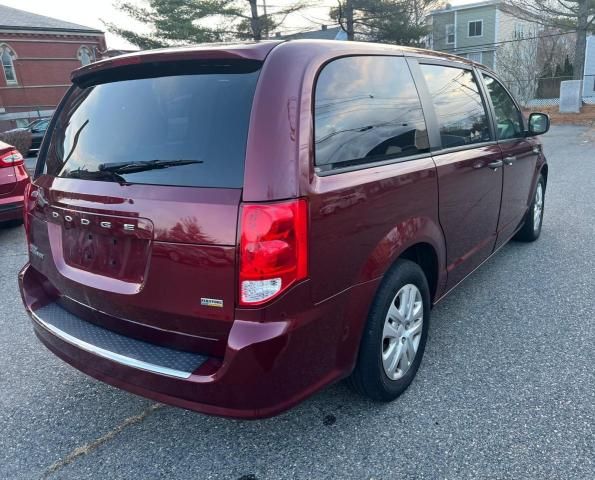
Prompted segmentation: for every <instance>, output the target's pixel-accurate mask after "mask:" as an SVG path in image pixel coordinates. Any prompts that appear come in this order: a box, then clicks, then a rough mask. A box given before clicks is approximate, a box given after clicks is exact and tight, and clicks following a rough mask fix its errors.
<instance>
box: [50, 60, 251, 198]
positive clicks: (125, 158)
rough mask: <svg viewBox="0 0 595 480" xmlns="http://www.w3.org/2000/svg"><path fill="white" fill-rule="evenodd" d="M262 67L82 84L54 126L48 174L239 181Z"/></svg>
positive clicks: (157, 181)
mask: <svg viewBox="0 0 595 480" xmlns="http://www.w3.org/2000/svg"><path fill="white" fill-rule="evenodd" d="M257 77H258V71H251V72H246V71H245V70H244V71H243V72H242V73H233V71H231V72H230V73H221V72H217V73H201V74H190V75H174V76H162V77H152V78H140V79H130V80H120V81H115V82H111V83H105V84H99V85H94V86H89V87H86V88H79V87H76V88H75V89H74V90H73V91H72V92H71V94H70V96H69V97H68V99H67V101H66V103H65V104H64V107H63V108H62V110H61V114H60V116H59V118H58V121H57V123H56V127H55V128H54V130H53V132H52V141H51V144H50V147H49V150H48V155H47V160H46V169H47V173H48V174H50V175H54V176H59V177H67V178H78V179H86V180H101V181H116V182H120V183H144V184H153V185H178V186H193V187H227V188H238V187H241V186H242V184H243V175H244V157H245V150H246V139H247V135H248V125H249V120H250V110H251V107H252V99H253V96H254V90H255V88H256V81H257Z"/></svg>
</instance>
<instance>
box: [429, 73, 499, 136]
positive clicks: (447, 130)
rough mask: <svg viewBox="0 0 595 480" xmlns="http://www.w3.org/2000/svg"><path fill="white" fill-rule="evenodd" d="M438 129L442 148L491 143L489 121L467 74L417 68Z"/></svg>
mask: <svg viewBox="0 0 595 480" xmlns="http://www.w3.org/2000/svg"><path fill="white" fill-rule="evenodd" d="M420 66H421V70H422V73H423V75H424V78H425V80H426V83H427V85H428V89H429V91H430V96H431V97H432V102H433V104H434V109H435V110H436V115H437V117H438V123H439V125H440V138H441V140H442V147H444V148H449V147H461V146H464V145H468V144H473V143H480V142H487V141H490V140H491V135H490V129H489V125H488V117H487V114H486V109H485V106H484V103H483V101H482V99H481V95H480V94H479V88H478V86H477V83H476V82H475V78H474V76H473V73H472V72H471V71H470V70H463V69H461V68H456V67H445V66H442V65H420Z"/></svg>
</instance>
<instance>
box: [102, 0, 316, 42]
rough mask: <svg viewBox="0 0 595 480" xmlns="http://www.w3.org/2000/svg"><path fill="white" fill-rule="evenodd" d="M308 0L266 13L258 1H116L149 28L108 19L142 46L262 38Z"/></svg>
mask: <svg viewBox="0 0 595 480" xmlns="http://www.w3.org/2000/svg"><path fill="white" fill-rule="evenodd" d="M306 5H307V4H306V2H305V0H303V1H297V2H295V3H292V4H290V5H289V6H287V7H282V8H277V9H275V10H274V11H271V12H266V11H264V10H262V11H261V10H260V9H259V5H258V4H257V0H145V2H144V3H142V4H140V5H139V4H137V3H133V2H129V1H122V2H119V3H116V4H115V6H116V8H118V9H119V10H120V11H122V12H124V13H125V14H127V15H128V16H129V17H130V18H131V19H132V20H135V21H136V22H139V23H142V24H145V25H147V26H148V27H149V32H148V33H140V32H138V31H136V30H133V29H130V28H128V27H127V26H121V25H117V24H115V23H111V22H104V24H105V26H106V28H107V29H108V31H110V32H112V33H115V34H117V35H119V36H121V37H123V38H124V39H126V40H128V41H129V42H130V43H132V44H134V45H137V46H138V47H140V48H142V49H148V48H159V47H165V46H172V45H181V44H191V43H205V42H221V41H225V40H234V39H241V40H246V39H253V40H262V39H263V38H267V37H268V32H270V31H272V30H273V29H275V28H277V27H278V26H279V25H281V24H282V23H283V21H285V19H286V18H287V16H288V15H290V14H291V13H293V12H296V11H298V10H300V9H302V8H304V7H305V6H306Z"/></svg>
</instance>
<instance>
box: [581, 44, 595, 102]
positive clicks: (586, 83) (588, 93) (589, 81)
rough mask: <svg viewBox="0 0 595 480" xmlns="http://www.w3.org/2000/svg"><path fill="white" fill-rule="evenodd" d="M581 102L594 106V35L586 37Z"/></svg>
mask: <svg viewBox="0 0 595 480" xmlns="http://www.w3.org/2000/svg"><path fill="white" fill-rule="evenodd" d="M583 101H584V102H585V103H591V104H595V35H591V36H589V37H587V48H586V51H585V74H584V77H583Z"/></svg>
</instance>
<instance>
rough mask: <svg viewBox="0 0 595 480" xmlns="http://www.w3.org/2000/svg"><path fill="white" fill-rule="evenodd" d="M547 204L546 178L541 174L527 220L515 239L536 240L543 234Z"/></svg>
mask: <svg viewBox="0 0 595 480" xmlns="http://www.w3.org/2000/svg"><path fill="white" fill-rule="evenodd" d="M544 205H545V180H544V179H543V175H541V174H540V175H539V178H538V179H537V186H536V187H535V193H534V195H533V200H532V201H531V205H530V206H529V210H527V215H526V216H525V221H524V223H523V226H522V227H521V229H520V230H519V231H518V232H517V234H516V235H515V236H514V239H515V240H519V241H521V242H534V241H535V240H537V239H538V238H539V235H540V234H541V225H542V223H543V207H544Z"/></svg>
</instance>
